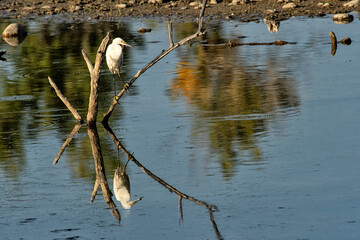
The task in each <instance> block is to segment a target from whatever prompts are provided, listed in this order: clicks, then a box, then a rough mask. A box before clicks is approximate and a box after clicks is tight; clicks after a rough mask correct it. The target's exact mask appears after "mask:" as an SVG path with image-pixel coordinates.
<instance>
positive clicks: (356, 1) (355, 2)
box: [343, 0, 360, 7]
mask: <svg viewBox="0 0 360 240" xmlns="http://www.w3.org/2000/svg"><path fill="white" fill-rule="evenodd" d="M359 4H360V0H352V1H350V2H347V3H344V5H343V6H344V7H356V6H359Z"/></svg>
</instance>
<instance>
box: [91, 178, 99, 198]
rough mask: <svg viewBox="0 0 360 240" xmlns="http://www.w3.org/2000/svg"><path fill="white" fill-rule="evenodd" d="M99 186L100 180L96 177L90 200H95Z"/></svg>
mask: <svg viewBox="0 0 360 240" xmlns="http://www.w3.org/2000/svg"><path fill="white" fill-rule="evenodd" d="M98 188H99V181H98V180H97V179H96V180H95V183H94V190H93V192H92V194H91V198H90V202H94V200H95V196H96V194H97V190H98Z"/></svg>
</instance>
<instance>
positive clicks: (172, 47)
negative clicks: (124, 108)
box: [102, 0, 207, 123]
mask: <svg viewBox="0 0 360 240" xmlns="http://www.w3.org/2000/svg"><path fill="white" fill-rule="evenodd" d="M206 3H207V0H204V1H203V5H202V9H201V12H200V16H199V23H198V24H199V26H198V30H197V32H196V33H194V34H193V35H190V36H188V37H186V38H184V39H182V40H180V41H179V42H177V43H176V44H171V43H170V47H169V48H168V49H167V50H164V51H163V52H162V53H160V54H159V55H158V56H157V57H156V58H154V59H153V60H152V61H151V62H149V63H148V64H147V65H146V66H145V67H143V68H142V69H141V70H139V71H138V72H137V73H136V74H135V76H134V77H133V78H132V79H131V80H130V81H129V82H128V83H127V84H125V86H124V88H123V89H122V90H121V92H120V93H119V94H118V95H117V96H115V98H114V99H113V101H112V103H111V105H110V107H109V110H108V111H107V113H106V114H105V115H104V118H103V120H102V122H104V123H106V122H108V121H109V118H110V116H111V114H112V112H113V111H114V109H115V106H116V105H117V103H118V102H119V99H120V98H121V97H122V95H124V93H125V92H126V91H127V90H128V89H129V88H130V87H131V85H133V84H134V82H135V81H136V80H137V79H138V78H139V77H140V75H141V74H143V73H144V72H145V71H146V70H148V69H149V68H151V67H152V66H153V65H154V64H156V63H157V62H158V61H160V60H161V59H162V58H163V57H165V56H166V55H168V54H169V53H170V52H171V51H173V50H174V49H176V48H178V47H180V46H181V45H184V44H185V43H187V42H189V41H190V40H192V39H194V38H197V37H199V36H201V35H203V34H205V32H204V31H202V27H203V18H204V14H205V7H206Z"/></svg>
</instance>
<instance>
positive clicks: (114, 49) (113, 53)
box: [106, 38, 132, 95]
mask: <svg viewBox="0 0 360 240" xmlns="http://www.w3.org/2000/svg"><path fill="white" fill-rule="evenodd" d="M125 46H128V47H132V46H131V45H129V44H128V43H126V42H125V41H124V40H123V39H122V38H115V39H114V40H113V41H112V43H111V44H110V45H109V46H108V47H107V50H106V64H107V65H108V68H109V70H110V72H111V73H112V75H113V81H114V88H115V95H116V84H115V74H118V75H119V78H120V79H121V76H120V69H121V66H122V64H123V59H124V54H123V48H124V47H125Z"/></svg>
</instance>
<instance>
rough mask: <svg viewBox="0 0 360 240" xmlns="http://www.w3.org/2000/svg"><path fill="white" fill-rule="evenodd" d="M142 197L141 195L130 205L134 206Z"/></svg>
mask: <svg viewBox="0 0 360 240" xmlns="http://www.w3.org/2000/svg"><path fill="white" fill-rule="evenodd" d="M141 199H143V197H139V198H138V199H136V200H134V201H131V202H130V205H131V206H134V205H135V203H137V202H138V201H140V200H141Z"/></svg>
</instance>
